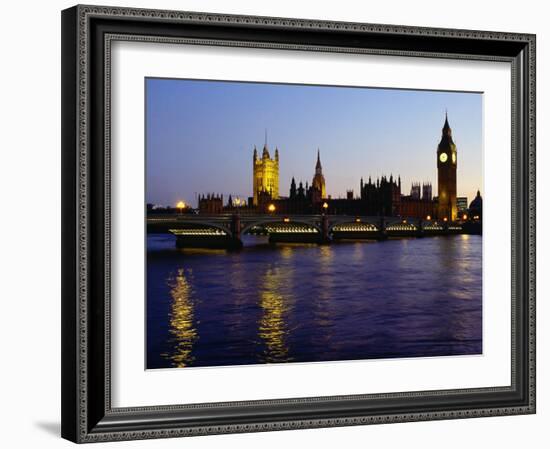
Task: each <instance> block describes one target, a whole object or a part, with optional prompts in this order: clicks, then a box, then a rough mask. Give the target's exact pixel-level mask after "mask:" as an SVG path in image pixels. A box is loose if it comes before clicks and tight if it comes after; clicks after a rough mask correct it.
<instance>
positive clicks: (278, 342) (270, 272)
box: [258, 248, 292, 363]
mask: <svg viewBox="0 0 550 449" xmlns="http://www.w3.org/2000/svg"><path fill="white" fill-rule="evenodd" d="M284 251H285V249H283V252H284ZM290 251H291V250H289V249H288V248H287V249H286V256H287V257H288V256H289V255H290ZM283 257H285V255H283ZM289 281H290V272H289V270H287V269H285V268H283V267H277V268H273V267H270V268H268V269H267V270H266V272H265V275H264V277H263V279H262V286H261V291H260V307H261V309H262V315H261V318H260V322H259V323H258V335H259V337H260V339H261V340H262V342H263V343H264V344H265V349H264V351H263V353H262V354H261V359H262V360H261V361H262V362H263V363H281V362H290V361H292V358H291V357H290V356H289V348H288V342H287V338H288V334H289V329H288V323H287V322H286V321H285V320H286V319H287V317H288V313H289V311H290V303H291V298H290V296H289V293H288V292H289V290H291V289H287V288H285V287H286V286H288V283H289Z"/></svg>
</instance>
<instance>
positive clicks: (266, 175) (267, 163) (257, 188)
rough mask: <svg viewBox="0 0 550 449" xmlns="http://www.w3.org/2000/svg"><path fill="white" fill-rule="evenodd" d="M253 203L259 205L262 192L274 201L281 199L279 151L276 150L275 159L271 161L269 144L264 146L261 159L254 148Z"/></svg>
mask: <svg viewBox="0 0 550 449" xmlns="http://www.w3.org/2000/svg"><path fill="white" fill-rule="evenodd" d="M252 191H253V195H254V196H253V202H254V205H255V206H257V205H258V198H259V196H260V192H267V193H269V195H270V196H271V198H272V199H277V198H279V150H278V149H277V148H275V158H274V159H271V157H270V155H269V149H268V148H267V142H266V144H265V145H264V149H263V152H262V157H261V159H260V158H258V151H257V150H256V147H254V157H253V187H252Z"/></svg>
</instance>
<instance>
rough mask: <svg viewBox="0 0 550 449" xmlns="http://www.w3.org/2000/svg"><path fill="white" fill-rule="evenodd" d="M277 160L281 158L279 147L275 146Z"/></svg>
mask: <svg viewBox="0 0 550 449" xmlns="http://www.w3.org/2000/svg"><path fill="white" fill-rule="evenodd" d="M275 160H276V161H278V160H279V148H277V147H275Z"/></svg>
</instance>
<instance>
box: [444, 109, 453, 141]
mask: <svg viewBox="0 0 550 449" xmlns="http://www.w3.org/2000/svg"><path fill="white" fill-rule="evenodd" d="M443 134H447V135H450V134H451V127H450V126H449V115H448V114H447V109H445V123H444V125H443Z"/></svg>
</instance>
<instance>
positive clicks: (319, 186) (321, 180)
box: [311, 149, 327, 198]
mask: <svg viewBox="0 0 550 449" xmlns="http://www.w3.org/2000/svg"><path fill="white" fill-rule="evenodd" d="M311 187H313V188H314V189H316V190H318V191H319V192H320V193H321V198H326V197H327V189H326V187H325V177H324V176H323V167H321V154H320V152H319V150H318V149H317V164H316V165H315V176H314V177H313V181H312V183H311Z"/></svg>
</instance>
